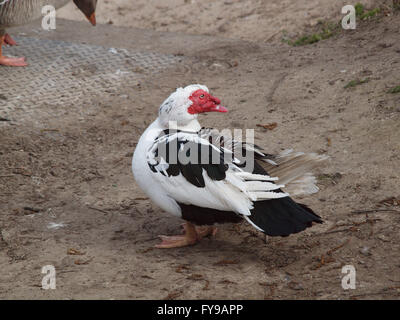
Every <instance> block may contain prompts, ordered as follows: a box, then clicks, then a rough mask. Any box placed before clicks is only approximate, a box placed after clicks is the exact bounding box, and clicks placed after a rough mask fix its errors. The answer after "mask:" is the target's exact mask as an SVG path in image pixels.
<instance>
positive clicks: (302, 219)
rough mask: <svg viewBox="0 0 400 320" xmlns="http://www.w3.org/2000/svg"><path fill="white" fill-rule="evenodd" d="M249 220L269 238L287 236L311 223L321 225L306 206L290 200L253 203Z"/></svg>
mask: <svg viewBox="0 0 400 320" xmlns="http://www.w3.org/2000/svg"><path fill="white" fill-rule="evenodd" d="M249 219H250V220H251V221H252V222H253V223H254V224H255V225H256V226H257V227H259V228H260V229H262V230H263V232H264V233H265V234H267V235H269V236H283V237H284V236H288V235H290V234H292V233H298V232H300V231H303V230H304V229H306V228H308V227H311V226H312V223H313V222H316V223H322V219H321V217H320V216H318V215H316V214H315V213H314V212H313V211H312V210H311V209H310V208H308V207H307V206H305V205H303V204H301V203H296V202H294V201H293V200H292V199H291V198H289V197H285V198H280V199H271V200H264V201H255V202H254V209H253V210H251V216H249Z"/></svg>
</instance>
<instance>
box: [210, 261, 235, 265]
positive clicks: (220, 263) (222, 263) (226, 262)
mask: <svg viewBox="0 0 400 320" xmlns="http://www.w3.org/2000/svg"><path fill="white" fill-rule="evenodd" d="M238 263H239V261H238V260H221V261H218V262H216V263H214V266H226V265H228V264H238Z"/></svg>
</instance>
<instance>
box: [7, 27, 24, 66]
mask: <svg viewBox="0 0 400 320" xmlns="http://www.w3.org/2000/svg"><path fill="white" fill-rule="evenodd" d="M5 38H6V35H5V34H3V35H1V36H0V65H3V66H9V67H25V66H27V65H28V64H27V63H26V62H25V58H24V57H21V58H11V57H6V56H3V54H2V47H3V44H4V43H6V42H5ZM11 40H12V39H11ZM12 41H14V40H12Z"/></svg>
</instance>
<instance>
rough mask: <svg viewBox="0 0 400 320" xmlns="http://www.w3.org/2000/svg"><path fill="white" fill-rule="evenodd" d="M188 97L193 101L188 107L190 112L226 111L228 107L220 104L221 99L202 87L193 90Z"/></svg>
mask: <svg viewBox="0 0 400 320" xmlns="http://www.w3.org/2000/svg"><path fill="white" fill-rule="evenodd" d="M189 99H190V100H191V101H192V102H193V103H192V105H191V106H190V107H189V108H188V112H189V113H190V114H196V113H203V112H228V109H226V108H225V107H223V106H220V103H221V100H219V99H218V98H216V97H213V96H212V95H211V94H209V93H208V92H207V91H204V90H202V89H199V90H196V91H195V92H193V93H192V95H191V96H190V97H189Z"/></svg>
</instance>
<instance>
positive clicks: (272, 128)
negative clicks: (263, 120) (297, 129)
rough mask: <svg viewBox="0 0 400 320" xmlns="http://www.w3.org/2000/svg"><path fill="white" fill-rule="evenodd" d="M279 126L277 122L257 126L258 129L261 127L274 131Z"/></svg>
mask: <svg viewBox="0 0 400 320" xmlns="http://www.w3.org/2000/svg"><path fill="white" fill-rule="evenodd" d="M277 126H278V124H277V123H276V122H272V123H268V124H257V127H261V128H264V129H267V130H274V129H275V128H276V127H277Z"/></svg>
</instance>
